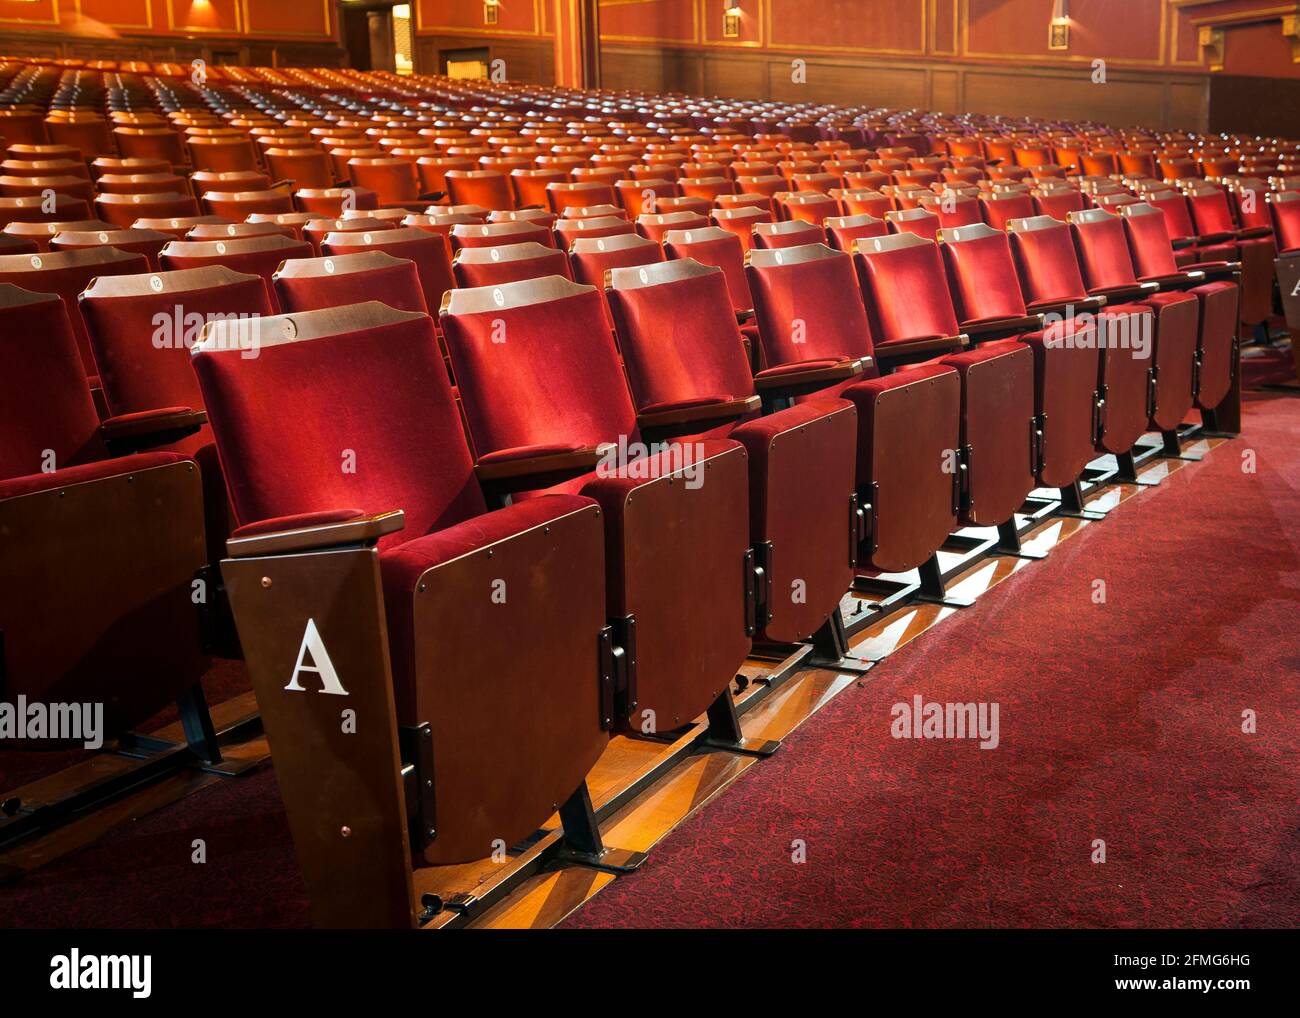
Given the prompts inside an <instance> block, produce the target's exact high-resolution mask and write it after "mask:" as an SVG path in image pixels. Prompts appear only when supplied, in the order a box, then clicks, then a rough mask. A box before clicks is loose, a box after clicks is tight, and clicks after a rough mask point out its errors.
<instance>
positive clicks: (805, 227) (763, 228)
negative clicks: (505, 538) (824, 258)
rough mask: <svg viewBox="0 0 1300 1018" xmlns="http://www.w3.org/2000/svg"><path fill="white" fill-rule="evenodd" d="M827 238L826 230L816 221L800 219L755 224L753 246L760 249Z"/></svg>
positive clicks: (790, 245) (814, 241)
mask: <svg viewBox="0 0 1300 1018" xmlns="http://www.w3.org/2000/svg"><path fill="white" fill-rule="evenodd" d="M825 240H826V231H825V230H823V229H822V228H821V227H820V226H818V225H817V224H815V223H807V222H804V221H803V220H799V219H792V220H789V221H787V222H784V223H755V224H754V232H753V247H755V248H759V249H760V250H771V249H774V248H781V247H800V246H802V245H804V244H821V243H823V242H824V241H825Z"/></svg>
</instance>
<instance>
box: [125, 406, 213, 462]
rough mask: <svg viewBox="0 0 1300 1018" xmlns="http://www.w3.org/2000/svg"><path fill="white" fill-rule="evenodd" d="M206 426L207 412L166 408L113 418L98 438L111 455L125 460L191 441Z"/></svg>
mask: <svg viewBox="0 0 1300 1018" xmlns="http://www.w3.org/2000/svg"><path fill="white" fill-rule="evenodd" d="M207 423H208V413H207V411H206V410H192V409H190V408H189V407H167V408H165V409H160V410H145V411H142V412H140V413H134V414H121V415H119V416H117V417H110V418H108V419H107V420H105V421H103V422H102V423H101V424H100V425H99V434H100V437H102V438H103V440H104V444H105V445H107V446H108V449H109V451H110V452H111V453H113V454H114V455H116V456H125V455H129V454H130V453H134V452H139V451H141V450H143V449H152V448H155V447H156V446H160V445H169V444H170V443H172V442H178V441H180V440H181V439H182V438H188V437H189V436H190V435H193V434H194V433H195V432H197V431H198V430H199V429H200V428H201V427H203V425H205V424H207Z"/></svg>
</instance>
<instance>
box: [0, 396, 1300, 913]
mask: <svg viewBox="0 0 1300 1018" xmlns="http://www.w3.org/2000/svg"><path fill="white" fill-rule="evenodd" d="M1247 398H1248V405H1247V409H1246V420H1245V427H1246V430H1247V434H1248V436H1249V437H1248V438H1244V439H1240V440H1237V441H1235V442H1232V443H1230V444H1227V445H1224V446H1222V447H1220V448H1219V449H1218V450H1217V451H1216V452H1215V453H1214V454H1212V455H1211V456H1210V457H1209V458H1208V459H1206V460H1205V461H1204V462H1203V463H1200V464H1195V465H1190V466H1189V467H1188V468H1187V469H1185V470H1182V471H1179V472H1178V473H1176V474H1174V475H1173V476H1171V477H1170V478H1169V479H1168V480H1167V481H1166V482H1165V483H1164V484H1162V485H1160V486H1159V487H1158V488H1154V489H1150V490H1148V491H1146V492H1144V493H1143V494H1142V495H1140V496H1139V497H1137V498H1135V499H1132V500H1130V501H1129V502H1127V503H1125V504H1124V505H1123V506H1121V507H1120V508H1119V509H1117V510H1116V511H1115V513H1114V514H1113V516H1112V518H1111V519H1110V520H1108V521H1107V522H1106V523H1104V524H1102V525H1098V526H1095V527H1089V528H1087V530H1085V531H1084V532H1083V533H1082V534H1080V535H1078V536H1076V537H1075V538H1073V539H1072V540H1070V541H1069V542H1067V543H1066V544H1064V545H1062V546H1061V547H1060V548H1058V549H1057V550H1056V551H1054V552H1053V553H1052V555H1051V557H1050V559H1048V560H1047V561H1046V562H1042V563H1037V564H1034V565H1032V566H1031V567H1030V568H1027V569H1025V570H1023V571H1021V572H1020V573H1018V574H1017V575H1016V576H1014V577H1012V578H1011V579H1010V580H1007V581H1006V582H1004V583H1002V584H1001V585H1000V586H998V587H996V588H995V589H994V590H992V591H991V592H990V593H988V594H987V595H985V596H984V597H982V598H981V599H980V601H979V602H978V603H977V605H976V606H975V607H973V608H970V609H967V610H966V611H964V612H961V613H959V614H958V615H957V616H955V617H953V618H951V619H949V620H947V621H945V622H944V623H943V624H942V625H941V626H939V627H938V628H936V629H934V630H933V631H931V632H929V633H927V634H926V635H925V636H924V637H922V638H921V639H920V640H919V641H917V642H915V643H913V644H911V645H909V646H908V647H906V648H905V649H903V650H902V651H900V652H899V653H898V654H896V655H894V656H893V657H891V658H890V659H889V660H888V661H887V662H886V663H885V664H884V665H882V666H880V667H879V668H877V669H876V670H875V671H873V672H872V673H871V674H870V675H869V676H868V677H867V681H866V683H865V685H864V687H863V688H861V689H851V690H849V691H847V692H845V693H844V694H843V695H841V696H840V697H839V698H838V699H837V700H835V701H834V702H833V703H832V704H831V705H830V706H829V707H827V708H826V709H825V710H824V711H823V712H821V713H820V714H818V715H816V716H815V717H813V718H812V719H811V720H810V721H809V722H808V723H807V724H806V725H805V726H804V727H803V728H801V729H800V730H799V731H797V732H796V733H795V734H794V735H793V736H792V737H791V738H790V739H789V740H787V742H786V745H785V746H784V748H783V749H782V750H781V751H780V752H779V753H777V755H776V756H774V757H772V758H771V759H770V760H767V761H765V762H763V763H762V764H760V765H759V766H756V767H753V768H751V769H750V770H749V771H747V772H746V773H745V774H744V775H743V776H742V777H741V779H740V780H739V781H738V782H737V783H736V784H735V785H733V786H731V787H730V788H728V789H727V790H726V791H725V792H724V793H723V794H722V795H721V796H720V797H719V798H718V799H717V800H715V801H714V802H712V803H710V804H709V805H708V806H706V807H705V808H704V809H703V810H702V811H701V812H700V813H699V814H698V815H696V816H695V817H694V818H692V819H691V820H690V821H689V822H688V823H686V824H685V825H684V826H683V827H681V828H680V829H679V830H677V831H675V832H674V833H673V834H671V835H669V836H668V838H666V839H665V840H664V841H663V842H661V843H660V844H659V845H658V846H657V847H656V848H655V849H654V850H653V851H652V852H651V854H650V859H649V862H648V863H647V864H646V865H645V867H644V869H643V870H642V871H641V872H639V873H637V874H635V875H633V876H631V877H627V878H622V879H620V880H618V881H616V882H615V883H614V884H612V885H611V886H610V887H609V888H607V889H606V890H605V891H604V892H602V893H601V894H600V896H599V897H597V898H596V899H595V900H593V901H592V902H590V903H589V904H588V905H587V906H586V907H585V908H583V909H582V910H581V911H580V912H578V913H577V914H576V915H575V916H574V917H572V918H571V919H570V920H569V922H568V923H567V925H568V926H571V927H606V926H629V927H630V926H636V927H654V926H658V927H671V926H713V927H730V926H882V927H888V926H1037V925H1046V926H1070V925H1080V926H1137V927H1140V926H1162V925H1169V926H1202V925H1203V926H1297V925H1300V640H1297V636H1296V633H1297V623H1298V620H1300V522H1298V517H1300V400H1297V399H1295V398H1294V397H1287V396H1282V395H1274V394H1268V395H1263V394H1257V395H1252V396H1248V397H1247ZM1245 449H1253V450H1255V452H1256V456H1257V465H1258V470H1257V472H1256V473H1253V474H1247V473H1243V472H1242V451H1243V450H1245ZM1095 579H1103V580H1105V582H1106V592H1107V599H1106V603H1105V604H1101V605H1099V604H1094V603H1093V602H1092V598H1091V593H1092V589H1093V588H1092V584H1093V581H1094V580H1095ZM222 678H223V680H226V679H227V678H228V677H227V676H223V677H222ZM916 693H920V694H921V695H922V696H923V697H924V698H925V699H926V700H927V701H938V702H944V701H950V700H951V701H962V702H965V701H990V702H993V701H995V702H997V703H998V704H999V705H1000V714H999V721H1000V735H1001V744H1000V745H999V747H998V748H997V749H994V750H980V749H979V748H977V746H976V745H974V744H973V743H970V742H945V741H924V742H915V741H906V742H905V741H898V740H894V739H892V738H891V737H890V734H889V730H890V721H891V715H890V707H891V706H892V705H893V704H894V703H895V702H897V701H906V700H910V699H911V697H912V696H913V694H916ZM1246 709H1250V710H1253V711H1255V712H1256V714H1257V716H1258V732H1257V733H1256V734H1254V735H1245V734H1243V733H1242V731H1241V714H1242V711H1243V710H1246ZM3 769H4V768H3V761H0V770H3ZM6 784H8V783H7V782H6ZM195 839H202V840H203V841H204V844H205V847H206V853H207V861H206V862H204V863H202V864H199V863H195V862H193V861H192V855H193V851H194V849H193V847H192V846H193V842H194V840H195ZM1095 839H1102V840H1104V841H1105V843H1106V852H1107V861H1106V862H1105V863H1104V864H1100V865H1098V864H1093V863H1092V862H1091V861H1090V859H1091V856H1092V853H1093V842H1094V840H1095ZM796 840H800V841H802V842H803V843H804V844H805V846H806V856H807V861H806V862H804V863H801V864H796V863H794V862H792V861H791V854H792V851H793V849H792V843H793V842H795V841H796ZM306 923H307V908H306V896H305V891H304V888H303V886H302V878H301V874H300V872H299V870H298V866H297V864H296V862H295V860H294V856H293V848H292V844H291V842H290V839H289V834H288V828H287V825H286V823H285V820H284V816H283V812H282V810H281V807H280V804H279V799H278V794H277V792H276V787H275V782H274V777H273V775H271V774H270V773H269V772H262V773H259V774H256V775H253V776H250V777H248V778H246V779H242V780H240V781H234V782H228V783H223V784H219V785H215V786H212V787H209V788H206V789H204V790H202V791H201V792H199V793H197V794H196V795H193V796H191V797H189V798H187V799H184V800H182V801H180V802H178V803H176V804H174V805H172V806H169V807H167V808H166V809H163V810H161V811H160V812H158V813H155V814H153V815H151V816H148V817H146V818H144V819H143V820H140V821H138V822H136V823H133V824H130V825H127V826H126V827H123V828H121V829H119V830H117V831H115V832H113V833H112V834H111V835H109V836H108V837H106V838H104V839H103V840H101V841H100V842H99V843H98V844H96V845H94V846H93V847H91V848H89V849H87V850H85V851H83V852H80V853H78V854H76V855H73V856H70V857H68V858H65V859H63V860H61V861H59V862H57V863H55V864H53V865H51V866H49V867H47V868H45V869H43V870H38V871H37V872H36V873H34V874H32V875H31V876H29V877H28V878H27V879H25V880H23V881H22V882H21V883H18V884H16V885H12V886H7V887H4V888H3V889H2V890H0V927H9V928H13V927H51V926H52V927H102V926H108V927H138V926H214V927H215V926H302V925H306Z"/></svg>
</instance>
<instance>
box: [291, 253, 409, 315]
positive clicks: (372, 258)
mask: <svg viewBox="0 0 1300 1018" xmlns="http://www.w3.org/2000/svg"><path fill="white" fill-rule="evenodd" d="M272 281H273V283H274V285H275V293H276V297H277V299H278V300H279V303H280V308H281V310H283V311H285V312H289V311H316V310H318V309H320V308H333V307H346V306H347V305H348V304H361V303H364V302H365V301H369V300H377V301H379V303H381V304H387V305H388V306H389V307H390V308H396V309H397V310H399V311H418V312H423V313H425V314H427V313H428V308H427V307H426V306H425V303H424V292H423V291H422V290H421V289H420V277H419V274H418V273H417V272H416V271H415V263H414V262H411V261H407V260H406V259H405V258H394V257H393V256H392V255H389V254H384V252H382V251H363V252H361V253H360V254H352V255H331V256H326V257H324V258H295V259H293V260H291V261H287V262H285V263H284V265H282V266H281V267H280V270H279V271H278V272H276V274H275V275H274V276H273V277H272Z"/></svg>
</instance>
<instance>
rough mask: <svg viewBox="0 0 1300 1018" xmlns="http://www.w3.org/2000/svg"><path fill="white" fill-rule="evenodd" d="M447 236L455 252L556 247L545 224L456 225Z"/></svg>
mask: <svg viewBox="0 0 1300 1018" xmlns="http://www.w3.org/2000/svg"><path fill="white" fill-rule="evenodd" d="M448 218H450V217H448ZM425 229H427V227H425ZM430 232H433V231H430ZM447 235H448V236H449V237H450V238H451V248H452V250H453V251H459V250H460V249H461V248H463V247H503V246H504V245H506V244H546V245H548V246H552V247H553V246H554V243H553V240H552V237H551V231H550V229H549V227H547V226H546V225H545V224H543V223H529V222H513V223H512V222H507V223H456V224H454V225H452V226H451V227H450V229H449V231H448V233H447Z"/></svg>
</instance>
